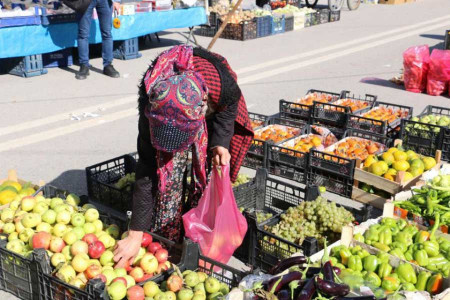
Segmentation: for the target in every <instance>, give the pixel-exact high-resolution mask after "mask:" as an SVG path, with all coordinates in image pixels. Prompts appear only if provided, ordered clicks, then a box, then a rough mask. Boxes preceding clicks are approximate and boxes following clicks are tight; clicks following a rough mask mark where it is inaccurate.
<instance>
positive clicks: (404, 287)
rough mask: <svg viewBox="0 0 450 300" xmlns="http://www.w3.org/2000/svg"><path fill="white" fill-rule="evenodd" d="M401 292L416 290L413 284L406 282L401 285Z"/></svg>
mask: <svg viewBox="0 0 450 300" xmlns="http://www.w3.org/2000/svg"><path fill="white" fill-rule="evenodd" d="M402 290H403V291H410V292H414V291H415V290H416V287H415V286H414V284H412V283H409V282H406V283H403V284H402Z"/></svg>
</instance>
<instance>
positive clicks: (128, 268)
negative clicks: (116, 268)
mask: <svg viewBox="0 0 450 300" xmlns="http://www.w3.org/2000/svg"><path fill="white" fill-rule="evenodd" d="M123 267H124V268H125V270H126V271H127V272H128V273H130V272H131V270H133V268H132V267H131V264H130V261H128V260H127V262H126V263H125V266H123Z"/></svg>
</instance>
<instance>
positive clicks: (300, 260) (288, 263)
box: [269, 256, 306, 275]
mask: <svg viewBox="0 0 450 300" xmlns="http://www.w3.org/2000/svg"><path fill="white" fill-rule="evenodd" d="M305 263H306V257H304V256H293V257H289V258H286V259H284V260H282V261H280V262H278V263H277V264H276V265H275V266H273V268H272V269H270V271H269V274H271V275H276V274H279V273H281V272H283V271H284V270H287V269H289V268H290V267H292V266H296V265H302V264H305Z"/></svg>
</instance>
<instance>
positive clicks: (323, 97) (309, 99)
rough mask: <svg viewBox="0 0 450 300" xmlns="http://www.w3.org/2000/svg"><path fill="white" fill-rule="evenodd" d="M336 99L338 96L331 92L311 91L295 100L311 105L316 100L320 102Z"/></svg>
mask: <svg viewBox="0 0 450 300" xmlns="http://www.w3.org/2000/svg"><path fill="white" fill-rule="evenodd" d="M334 100H336V97H334V96H333V95H330V94H324V93H310V94H308V95H306V96H304V97H303V98H300V99H298V100H297V101H295V102H296V103H299V104H304V105H308V106H311V105H313V104H314V102H320V103H330V102H332V101H334Z"/></svg>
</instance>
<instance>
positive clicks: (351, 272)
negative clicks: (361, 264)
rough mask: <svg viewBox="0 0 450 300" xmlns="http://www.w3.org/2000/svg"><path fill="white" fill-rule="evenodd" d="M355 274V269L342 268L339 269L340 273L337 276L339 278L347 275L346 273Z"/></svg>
mask: <svg viewBox="0 0 450 300" xmlns="http://www.w3.org/2000/svg"><path fill="white" fill-rule="evenodd" d="M354 274H355V271H353V270H352V269H348V268H347V269H343V270H341V274H340V275H339V277H341V278H343V277H345V276H348V275H354Z"/></svg>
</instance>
